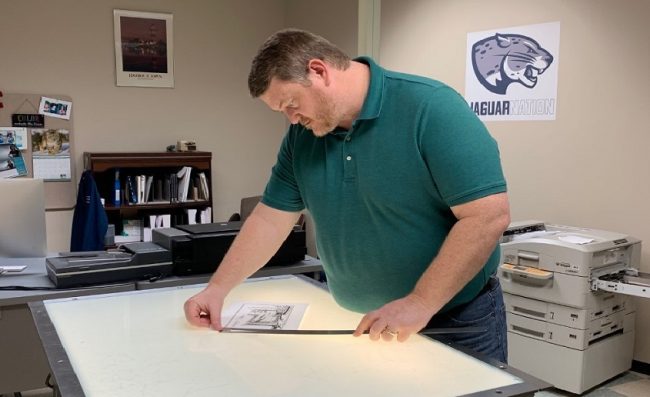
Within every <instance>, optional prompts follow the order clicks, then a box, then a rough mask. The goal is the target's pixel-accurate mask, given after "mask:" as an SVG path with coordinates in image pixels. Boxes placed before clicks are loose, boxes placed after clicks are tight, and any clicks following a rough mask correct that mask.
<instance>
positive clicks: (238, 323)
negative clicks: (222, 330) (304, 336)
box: [222, 302, 309, 329]
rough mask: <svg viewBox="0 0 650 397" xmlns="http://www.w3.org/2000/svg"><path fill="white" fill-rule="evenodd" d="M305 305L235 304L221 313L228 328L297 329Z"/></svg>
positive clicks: (275, 303) (273, 303)
mask: <svg viewBox="0 0 650 397" xmlns="http://www.w3.org/2000/svg"><path fill="white" fill-rule="evenodd" d="M307 306H309V305H308V304H306V303H277V302H236V303H234V304H232V305H231V306H229V307H228V309H226V310H225V311H224V312H223V313H222V320H223V321H222V323H224V324H225V326H226V327H228V328H249V329H298V328H299V327H300V322H301V321H302V318H303V316H304V314H305V311H306V310H307Z"/></svg>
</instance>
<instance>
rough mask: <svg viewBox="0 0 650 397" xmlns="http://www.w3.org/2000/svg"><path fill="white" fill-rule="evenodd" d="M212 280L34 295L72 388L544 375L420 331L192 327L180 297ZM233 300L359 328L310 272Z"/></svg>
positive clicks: (396, 388)
mask: <svg viewBox="0 0 650 397" xmlns="http://www.w3.org/2000/svg"><path fill="white" fill-rule="evenodd" d="M203 287H204V285H193V286H185V287H174V288H162V289H157V290H146V291H133V292H120V293H113V294H106V295H95V296H89V297H79V298H66V299H56V300H49V301H45V302H38V303H32V304H30V307H31V310H32V313H33V316H34V319H35V321H36V325H37V328H38V330H39V334H40V336H41V340H42V342H43V345H44V348H45V351H46V353H47V355H48V360H49V362H50V366H51V367H52V370H53V373H54V377H55V379H56V382H57V384H58V387H59V389H60V392H61V394H62V395H63V396H64V397H65V396H111V397H117V396H129V397H133V396H296V397H305V396H314V397H318V396H350V395H357V396H389V397H396V396H409V397H416V396H436V397H440V396H459V395H468V394H472V395H481V396H512V395H532V394H533V393H534V392H535V391H537V390H540V389H541V388H545V387H546V386H548V385H546V384H544V383H542V382H539V381H538V380H536V379H534V378H531V377H529V376H527V375H525V374H523V373H520V372H518V371H516V370H514V369H511V368H509V367H507V366H505V365H498V363H497V362H490V363H488V362H485V361H482V360H480V359H478V358H475V357H473V356H472V355H469V354H466V353H464V352H461V351H460V350H457V349H455V348H453V347H450V346H449V345H446V344H444V343H441V342H438V341H435V340H432V339H429V338H426V337H423V336H419V335H418V336H413V337H411V338H409V340H408V341H406V342H404V343H398V342H383V341H377V342H372V341H370V340H369V338H368V337H367V336H362V337H359V338H355V337H353V336H351V335H317V336H314V335H268V334H232V333H228V334H226V333H219V332H215V331H212V330H208V329H206V328H196V327H193V326H190V325H189V324H188V323H187V322H186V321H185V318H184V314H183V303H184V302H185V300H186V299H187V298H189V297H190V296H192V295H193V294H195V293H197V292H198V291H200V290H201V289H202V288H203ZM235 301H256V302H278V303H307V304H309V307H308V308H307V311H306V312H305V315H304V317H303V320H302V323H301V325H300V329H354V328H355V327H356V325H357V324H358V322H359V320H360V319H361V315H360V314H358V313H353V312H350V311H347V310H344V309H342V308H340V307H339V306H338V305H337V304H336V303H335V302H334V300H333V299H332V297H331V296H330V295H329V293H328V292H327V291H326V290H325V289H324V288H322V287H321V286H319V285H317V284H316V283H315V282H314V281H313V280H307V279H305V278H299V277H295V276H283V277H275V278H265V279H254V280H249V281H247V282H245V283H243V284H242V285H240V286H238V287H237V288H236V289H234V290H233V291H232V293H231V294H230V295H229V297H228V299H227V300H226V304H225V306H224V307H228V305H229V303H232V302H235Z"/></svg>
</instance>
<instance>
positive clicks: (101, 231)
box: [70, 171, 108, 251]
mask: <svg viewBox="0 0 650 397" xmlns="http://www.w3.org/2000/svg"><path fill="white" fill-rule="evenodd" d="M107 229H108V218H107V217H106V211H104V207H103V206H102V202H101V200H100V197H99V192H98V191H97V185H96V184H95V179H94V178H93V175H92V172H91V171H84V173H83V174H81V180H80V181H79V193H78V194H77V205H76V206H75V208H74V216H73V218H72V236H71V238H70V251H103V250H104V237H105V236H106V230H107Z"/></svg>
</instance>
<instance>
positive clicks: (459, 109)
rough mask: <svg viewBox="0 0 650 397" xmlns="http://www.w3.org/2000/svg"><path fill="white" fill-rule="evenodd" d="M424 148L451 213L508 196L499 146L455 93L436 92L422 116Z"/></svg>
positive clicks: (420, 132)
mask: <svg viewBox="0 0 650 397" xmlns="http://www.w3.org/2000/svg"><path fill="white" fill-rule="evenodd" d="M420 126H421V128H420V131H419V140H420V142H419V145H420V150H421V153H422V156H423V158H424V160H425V162H426V163H427V166H428V168H429V172H430V173H431V177H432V179H433V181H434V183H435V185H436V188H437V189H438V192H439V193H440V196H441V197H442V199H443V200H444V201H445V202H446V203H447V205H449V206H450V207H453V206H456V205H459V204H464V203H467V202H470V201H473V200H476V199H479V198H482V197H486V196H489V195H492V194H496V193H502V192H505V191H506V190H507V187H506V181H505V178H504V176H503V170H502V168H501V159H500V156H499V148H498V146H497V142H496V141H495V140H494V138H492V136H490V134H489V132H488V131H487V128H486V127H485V125H484V124H483V123H482V122H481V121H480V120H479V119H478V117H477V116H476V115H475V114H474V112H473V111H472V110H471V109H470V107H469V106H468V105H467V102H465V100H464V99H463V98H462V97H461V96H460V94H458V93H457V92H456V91H454V90H453V89H451V88H450V87H446V86H445V87H441V88H438V89H436V90H435V92H434V95H432V96H431V97H430V100H428V101H425V103H423V107H422V111H421V113H420Z"/></svg>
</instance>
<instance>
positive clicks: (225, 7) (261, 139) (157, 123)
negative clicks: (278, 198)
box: [0, 0, 285, 251]
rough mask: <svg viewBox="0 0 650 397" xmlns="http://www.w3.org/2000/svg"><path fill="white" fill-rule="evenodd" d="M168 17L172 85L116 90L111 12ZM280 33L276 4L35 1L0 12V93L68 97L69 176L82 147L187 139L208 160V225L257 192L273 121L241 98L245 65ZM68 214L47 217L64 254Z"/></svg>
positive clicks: (273, 138)
mask: <svg viewBox="0 0 650 397" xmlns="http://www.w3.org/2000/svg"><path fill="white" fill-rule="evenodd" d="M116 8H117V9H127V10H139V11H154V12H167V13H172V14H173V15H174V36H175V37H174V51H175V63H174V64H175V88H173V89H161V88H157V89H156V88H135V87H117V86H116V85H115V58H114V41H113V9H116ZM284 26H285V2H284V0H272V1H267V0H265V1H256V0H219V1H213V0H193V1H174V0H148V1H137V0H123V1H101V2H94V1H92V2H91V1H81V0H60V1H57V2H56V4H54V3H46V2H42V1H38V0H21V1H3V2H2V3H1V4H0V49H1V50H2V61H1V62H0V89H2V90H3V91H4V92H7V93H36V94H41V93H49V94H64V95H69V96H70V97H72V100H73V118H74V129H73V131H72V133H73V134H74V139H75V147H74V150H75V153H76V155H75V158H74V161H75V162H76V169H77V175H76V177H77V180H78V178H79V176H80V174H81V171H82V170H83V164H82V153H83V152H84V151H164V150H165V147H166V146H167V145H170V144H175V143H176V141H177V140H179V139H194V140H195V141H196V142H197V145H198V149H199V150H205V151H211V152H212V154H213V162H212V166H213V174H212V181H213V193H214V218H215V220H220V219H227V218H228V216H229V215H230V214H231V213H232V212H237V211H238V210H239V203H240V199H241V198H242V197H245V196H252V195H256V194H260V192H261V191H262V189H263V188H264V186H265V183H266V180H267V178H268V175H269V173H270V169H271V167H272V165H273V164H274V162H275V156H276V149H277V146H278V145H279V142H280V139H281V137H282V136H283V134H284V130H285V124H284V121H283V120H282V119H281V118H279V117H277V116H276V115H274V114H273V113H272V112H270V111H268V110H267V109H266V108H265V107H264V105H263V104H262V103H261V102H260V101H258V100H253V99H251V98H250V96H249V94H248V89H247V76H248V66H249V65H250V61H251V59H252V58H253V56H254V55H255V53H256V51H257V48H258V47H259V46H260V44H261V43H262V42H263V41H264V39H265V38H266V37H267V36H268V35H270V34H271V33H272V32H274V31H275V30H277V29H280V28H282V27H284ZM71 220H72V211H63V212H48V216H47V222H48V242H49V244H48V246H49V248H50V250H52V251H60V250H67V249H68V248H69V238H70V227H71V223H72V222H71Z"/></svg>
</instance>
